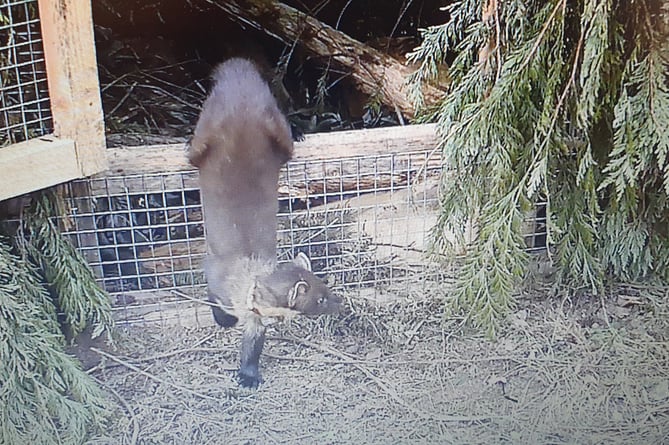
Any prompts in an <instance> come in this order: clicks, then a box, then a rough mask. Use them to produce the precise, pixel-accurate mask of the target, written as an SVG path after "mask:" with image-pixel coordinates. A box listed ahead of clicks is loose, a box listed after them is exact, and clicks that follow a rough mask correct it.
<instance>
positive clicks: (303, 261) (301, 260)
mask: <svg viewBox="0 0 669 445" xmlns="http://www.w3.org/2000/svg"><path fill="white" fill-rule="evenodd" d="M293 263H294V264H295V265H296V266H299V267H301V268H302V269H305V270H308V271H309V272H311V260H310V259H309V257H308V256H306V255H305V254H304V253H303V252H300V253H298V254H297V256H296V257H295V258H294V259H293Z"/></svg>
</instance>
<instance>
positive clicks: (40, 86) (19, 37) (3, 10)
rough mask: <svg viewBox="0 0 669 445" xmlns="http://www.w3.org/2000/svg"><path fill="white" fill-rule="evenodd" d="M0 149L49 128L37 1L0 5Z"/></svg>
mask: <svg viewBox="0 0 669 445" xmlns="http://www.w3.org/2000/svg"><path fill="white" fill-rule="evenodd" d="M0 82H1V86H2V94H1V95H0V147H1V146H4V145H8V144H13V143H16V142H21V141H24V140H27V139H30V138H34V137H38V136H43V135H45V134H47V133H50V132H51V130H52V127H53V123H52V119H51V111H50V104H49V94H48V88H47V80H46V68H45V65H44V52H43V50H42V38H41V34H40V25H39V17H38V8H37V0H3V2H2V3H1V4H0Z"/></svg>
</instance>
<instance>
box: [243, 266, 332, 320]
mask: <svg viewBox="0 0 669 445" xmlns="http://www.w3.org/2000/svg"><path fill="white" fill-rule="evenodd" d="M258 285H259V286H260V287H262V288H263V290H264V292H260V295H262V294H264V293H265V292H269V293H270V294H271V295H272V297H273V298H272V299H273V300H274V302H273V305H276V306H279V307H283V308H287V309H290V310H292V311H295V312H297V313H300V314H304V315H312V316H313V315H321V314H336V313H337V312H339V310H340V309H341V303H342V299H341V297H339V296H337V295H335V294H333V293H332V292H330V289H328V287H327V286H326V285H325V283H324V282H323V280H321V279H320V278H318V277H317V276H316V275H314V274H313V273H312V271H311V262H310V261H309V258H308V257H307V256H306V255H305V254H303V253H299V254H298V255H297V257H296V258H295V259H294V260H293V261H292V262H290V263H282V264H279V265H278V266H277V267H276V269H275V270H274V272H272V273H271V274H270V275H267V276H264V277H260V278H259V279H258ZM262 300H264V298H262V297H261V298H260V301H256V303H257V304H258V305H259V306H263V305H264V304H263V303H265V302H264V301H262Z"/></svg>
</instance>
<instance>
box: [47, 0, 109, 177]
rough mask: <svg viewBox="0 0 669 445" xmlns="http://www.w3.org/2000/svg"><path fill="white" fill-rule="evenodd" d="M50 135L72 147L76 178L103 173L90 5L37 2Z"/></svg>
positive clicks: (85, 1) (66, 0) (73, 0)
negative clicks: (51, 120)
mask: <svg viewBox="0 0 669 445" xmlns="http://www.w3.org/2000/svg"><path fill="white" fill-rule="evenodd" d="M39 14H40V23H41V26H42V40H43V44H44V56H45V60H46V70H47V81H48V84H49V97H50V100H51V113H52V116H53V122H54V134H55V136H57V137H58V138H63V139H71V140H73V141H74V143H75V150H76V156H77V162H78V164H79V169H80V173H81V176H89V175H92V174H94V173H98V172H101V171H103V170H105V169H106V168H107V158H106V153H105V149H106V143H105V133H104V118H103V114H102V101H101V99H100V87H99V82H98V70H97V62H96V59H95V39H94V36H93V15H92V9H91V2H90V0H39Z"/></svg>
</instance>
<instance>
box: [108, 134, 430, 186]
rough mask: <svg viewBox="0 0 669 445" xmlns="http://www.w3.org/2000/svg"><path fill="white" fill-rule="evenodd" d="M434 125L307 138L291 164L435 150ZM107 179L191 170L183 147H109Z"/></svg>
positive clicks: (298, 143) (180, 145) (300, 143)
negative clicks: (110, 177)
mask: <svg viewBox="0 0 669 445" xmlns="http://www.w3.org/2000/svg"><path fill="white" fill-rule="evenodd" d="M437 145H438V138H437V132H436V125H435V124H422V125H407V126H403V127H385V128H374V129H366V130H351V131H338V132H333V133H319V134H309V135H306V137H305V140H304V141H302V142H296V143H295V155H294V156H293V161H313V160H328V159H339V158H347V157H363V156H370V155H379V154H390V153H407V152H411V151H416V150H425V149H429V148H433V147H437ZM107 152H108V158H109V169H108V170H107V172H105V175H106V176H110V175H113V176H116V175H119V176H120V175H123V176H131V175H138V174H151V173H167V172H180V171H189V170H193V169H194V168H193V166H191V165H190V164H189V163H188V161H187V159H186V151H185V146H184V144H173V145H153V146H142V147H122V148H110V149H108V150H107Z"/></svg>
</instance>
